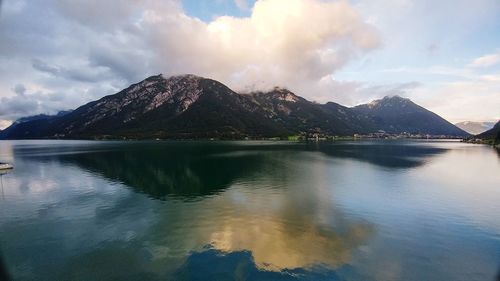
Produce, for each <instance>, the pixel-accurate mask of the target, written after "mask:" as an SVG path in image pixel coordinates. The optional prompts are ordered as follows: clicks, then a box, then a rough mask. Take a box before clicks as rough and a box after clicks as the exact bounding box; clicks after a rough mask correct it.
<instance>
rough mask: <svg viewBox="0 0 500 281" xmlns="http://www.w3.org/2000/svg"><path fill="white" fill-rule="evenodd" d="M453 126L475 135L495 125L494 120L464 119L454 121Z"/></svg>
mask: <svg viewBox="0 0 500 281" xmlns="http://www.w3.org/2000/svg"><path fill="white" fill-rule="evenodd" d="M455 126H457V127H459V128H460V129H462V130H464V131H466V132H467V133H469V134H473V135H477V134H480V133H482V132H486V131H488V130H489V129H491V128H493V126H495V122H473V121H464V122H460V123H456V124H455Z"/></svg>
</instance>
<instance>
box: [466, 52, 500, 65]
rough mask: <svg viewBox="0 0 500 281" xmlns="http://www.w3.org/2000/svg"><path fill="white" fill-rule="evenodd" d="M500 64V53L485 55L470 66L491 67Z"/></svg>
mask: <svg viewBox="0 0 500 281" xmlns="http://www.w3.org/2000/svg"><path fill="white" fill-rule="evenodd" d="M499 63H500V52H498V53H496V54H489V55H484V56H481V57H479V58H476V59H474V60H473V61H472V62H471V63H470V64H469V66H471V67H489V66H493V65H497V64H499Z"/></svg>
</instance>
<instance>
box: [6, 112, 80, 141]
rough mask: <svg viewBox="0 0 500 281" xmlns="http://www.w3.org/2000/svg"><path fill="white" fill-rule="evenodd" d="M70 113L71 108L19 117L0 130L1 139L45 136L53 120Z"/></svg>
mask: <svg viewBox="0 0 500 281" xmlns="http://www.w3.org/2000/svg"><path fill="white" fill-rule="evenodd" d="M69 113H71V110H67V111H59V112H58V113H57V114H56V115H47V114H38V115H34V116H28V117H22V118H19V119H17V120H16V121H15V122H14V123H12V125H10V126H9V127H7V128H5V129H4V130H2V131H0V139H24V138H29V139H33V138H45V137H47V133H46V132H47V130H48V129H49V128H50V126H51V123H52V121H54V120H55V119H57V118H59V117H63V116H65V115H67V114H69Z"/></svg>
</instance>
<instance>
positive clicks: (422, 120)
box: [353, 96, 469, 136]
mask: <svg viewBox="0 0 500 281" xmlns="http://www.w3.org/2000/svg"><path fill="white" fill-rule="evenodd" d="M353 109H354V111H355V112H357V113H358V114H359V115H361V116H362V117H364V118H365V119H366V120H371V121H372V122H373V123H372V124H373V126H374V127H375V128H377V129H378V130H383V131H385V132H387V133H400V132H407V133H411V134H429V135H446V136H468V135H469V134H468V133H467V132H465V131H463V130H462V129H460V128H457V127H456V126H455V125H453V124H451V123H450V122H448V121H446V120H445V119H443V118H441V117H440V116H439V115H437V114H435V113H433V112H431V111H429V110H427V109H425V108H423V107H421V106H419V105H417V104H415V103H414V102H412V101H411V100H409V99H407V98H402V97H400V96H392V97H384V98H383V99H379V100H375V101H372V102H370V103H368V104H362V105H358V106H356V107H354V108H353Z"/></svg>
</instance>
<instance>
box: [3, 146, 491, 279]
mask: <svg viewBox="0 0 500 281" xmlns="http://www.w3.org/2000/svg"><path fill="white" fill-rule="evenodd" d="M0 161H4V162H11V163H13V164H14V165H15V169H14V170H13V171H12V172H10V173H8V174H4V175H2V176H1V181H2V190H1V194H0V249H1V250H0V251H1V254H2V256H3V262H4V264H5V266H6V267H7V269H8V271H9V273H10V275H11V277H12V278H13V279H14V280H363V281H365V280H366V281H371V280H384V281H385V280H405V281H408V280H415V281H417V280H418V281H421V280H446V281H448V280H452V281H460V280H464V281H473V280H488V281H492V280H500V279H498V278H499V277H498V274H499V271H500V153H499V152H498V151H496V150H495V149H493V148H491V147H488V146H481V145H471V144H462V143H459V142H452V141H433V142H417V141H360V142H336V143H312V144H304V143H288V142H254V141H252V142H91V141H8V142H7V141H2V142H0Z"/></svg>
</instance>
